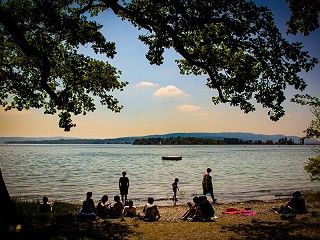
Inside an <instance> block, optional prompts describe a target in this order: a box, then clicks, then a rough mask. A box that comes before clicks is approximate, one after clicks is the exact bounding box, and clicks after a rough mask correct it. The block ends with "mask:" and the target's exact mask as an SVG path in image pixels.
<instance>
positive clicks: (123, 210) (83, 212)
mask: <svg viewBox="0 0 320 240" xmlns="http://www.w3.org/2000/svg"><path fill="white" fill-rule="evenodd" d="M108 199H109V197H108V195H106V194H105V195H103V196H102V197H101V199H100V201H99V203H98V204H97V206H95V203H94V201H93V199H92V192H87V197H86V199H85V200H84V201H83V203H82V208H81V209H80V210H79V212H78V219H84V218H92V219H94V218H102V219H104V218H118V217H120V216H121V215H124V216H127V217H135V216H136V206H134V205H133V201H132V200H130V201H128V205H127V206H124V204H123V203H122V201H121V200H120V196H119V195H116V196H114V198H113V200H114V202H113V203H108Z"/></svg>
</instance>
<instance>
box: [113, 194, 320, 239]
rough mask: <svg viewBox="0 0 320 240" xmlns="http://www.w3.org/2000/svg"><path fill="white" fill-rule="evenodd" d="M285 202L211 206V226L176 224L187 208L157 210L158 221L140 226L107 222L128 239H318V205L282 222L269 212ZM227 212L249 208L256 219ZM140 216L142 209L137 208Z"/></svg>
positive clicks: (130, 222)
mask: <svg viewBox="0 0 320 240" xmlns="http://www.w3.org/2000/svg"><path fill="white" fill-rule="evenodd" d="M287 200H288V199H279V200H273V201H268V202H267V201H246V202H236V203H223V204H220V205H214V209H215V213H216V214H215V215H216V216H217V218H216V219H215V220H214V221H211V222H185V221H182V220H179V219H178V217H180V216H181V215H182V214H183V213H184V212H185V211H186V210H187V206H181V205H179V206H171V207H159V211H160V214H161V219H160V220H159V221H157V222H151V223H150V222H143V221H141V220H137V219H130V218H125V219H124V220H110V221H111V222H112V221H114V222H119V221H120V223H121V224H125V225H126V226H130V227H129V229H131V230H133V232H132V233H131V234H128V235H127V239H150V240H151V239H168V240H169V239H191V240H192V239H320V211H319V210H320V209H319V207H320V201H319V199H317V200H316V201H315V200H314V199H312V200H311V199H310V202H307V208H308V211H309V213H307V214H302V215H296V217H295V218H293V219H287V220H283V219H281V215H280V214H277V213H275V212H274V211H273V210H272V208H277V207H280V206H281V205H284V204H285V203H286V202H287ZM228 208H236V209H239V210H244V209H245V208H250V209H251V210H252V211H254V212H256V215H255V216H242V215H240V214H234V215H227V214H223V213H222V212H224V211H226V210H227V209H228ZM138 212H140V213H141V212H142V207H139V208H138Z"/></svg>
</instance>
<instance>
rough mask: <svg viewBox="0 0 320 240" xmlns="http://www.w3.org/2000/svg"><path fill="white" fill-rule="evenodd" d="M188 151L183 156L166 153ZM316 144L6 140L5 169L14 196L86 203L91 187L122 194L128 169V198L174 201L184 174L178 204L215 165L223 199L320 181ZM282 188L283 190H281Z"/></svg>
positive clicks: (0, 149) (1, 151)
mask: <svg viewBox="0 0 320 240" xmlns="http://www.w3.org/2000/svg"><path fill="white" fill-rule="evenodd" d="M166 155H178V156H182V157H183V158H182V160H181V161H167V160H162V159H161V157H162V156H166ZM314 156H316V153H315V152H314V151H312V149H311V146H303V145H294V146H278V145H272V146H269V145H267V146H266V145H247V146H244V145H223V146H218V145H213V146H166V145H163V146H140V145H139V146H137V145H127V144H123V145H120V144H119V145H77V144H75V145H32V144H30V145H5V144H3V145H0V168H1V169H2V175H3V178H4V180H5V182H6V185H7V189H8V191H9V193H10V196H11V197H20V198H28V199H30V198H31V199H41V198H42V196H44V195H46V196H48V197H49V199H50V200H59V201H67V202H73V203H81V201H82V200H83V199H84V198H85V194H86V192H88V191H92V192H93V198H94V200H95V201H98V200H99V199H100V198H101V196H102V195H103V194H108V195H109V200H112V199H113V196H114V195H117V194H119V190H118V180H119V177H120V176H121V172H122V171H126V172H127V176H128V177H129V179H130V188H129V195H128V198H129V199H133V201H134V203H135V204H136V205H138V206H140V205H143V204H144V203H145V202H146V198H147V197H149V196H152V197H154V198H155V199H156V200H157V201H156V203H157V204H158V205H172V201H171V200H170V198H171V197H172V188H171V184H172V182H173V180H174V178H176V177H177V178H179V180H180V181H179V184H178V186H179V188H180V191H179V192H178V199H179V201H178V203H179V204H185V203H186V202H188V201H191V200H192V197H193V196H194V195H201V194H202V186H201V181H202V175H203V173H204V172H205V171H206V169H207V168H208V167H210V168H211V169H212V173H211V175H212V177H213V184H214V191H215V197H216V198H217V199H218V201H219V202H231V201H243V200H249V199H255V200H269V199H274V198H276V197H277V196H278V195H283V194H284V195H285V194H290V193H291V192H292V191H294V190H307V189H315V188H317V187H319V183H318V182H310V180H309V175H308V173H307V172H306V171H305V170H304V168H303V166H304V163H305V162H306V161H307V160H308V158H309V157H314ZM276 195H277V196H276Z"/></svg>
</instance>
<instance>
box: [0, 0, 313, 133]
mask: <svg viewBox="0 0 320 240" xmlns="http://www.w3.org/2000/svg"><path fill="white" fill-rule="evenodd" d="M287 2H294V1H293V0H292V1H287ZM108 9H111V10H112V11H113V12H114V13H115V14H116V15H118V16H119V17H121V18H123V19H126V20H129V21H131V22H132V24H133V25H134V26H136V27H138V28H144V29H146V30H148V31H147V34H145V35H141V36H140V40H141V41H142V42H144V43H145V44H147V45H148V46H149V51H148V53H147V54H146V57H147V59H148V60H149V61H150V63H151V64H157V65H161V64H162V63H163V60H164V58H163V53H164V51H165V49H167V48H173V49H175V50H176V51H177V52H178V53H180V54H181V56H182V59H180V60H177V64H178V66H179V68H180V72H181V73H182V74H194V75H203V76H205V77H206V78H207V86H208V87H209V88H211V89H213V90H216V91H217V95H216V96H214V97H213V98H212V101H213V102H214V103H215V104H217V103H219V102H226V103H229V104H230V105H232V106H239V107H240V108H241V109H242V110H243V111H244V112H245V113H248V112H250V111H254V110H255V107H254V104H253V99H254V100H255V101H256V102H257V103H260V104H261V105H262V106H263V107H265V108H268V109H269V115H270V118H271V119H272V120H278V119H279V118H280V117H282V116H283V115H284V114H285V111H284V109H283V106H282V104H283V102H284V100H285V96H284V90H285V89H286V87H287V86H288V85H291V86H294V88H295V89H297V90H304V89H305V87H306V83H305V81H304V80H303V79H302V78H301V77H300V76H299V73H300V72H301V71H306V72H308V71H309V70H311V69H312V68H313V67H314V65H315V64H316V63H317V59H315V58H312V57H311V56H309V54H308V53H307V52H305V51H303V50H302V45H301V43H290V42H288V41H286V40H285V39H284V38H283V37H282V35H281V34H280V32H279V30H278V28H277V26H276V25H275V23H274V20H273V16H272V14H271V12H270V11H269V10H268V9H267V8H265V7H258V6H256V5H255V4H254V3H253V2H251V1H245V0H226V1H221V0H212V1H206V0H132V1H129V2H128V3H126V2H121V3H119V2H118V1H117V0H54V1H53V0H46V1H42V0H36V1H31V0H11V1H10V0H9V1H6V3H3V2H1V3H0V41H1V42H0V45H1V46H0V51H1V55H0V56H1V60H2V61H1V68H0V84H1V90H0V103H1V104H2V105H3V106H4V107H5V108H6V109H7V110H10V109H11V108H17V109H18V110H22V109H29V108H44V109H45V113H48V114H55V113H57V112H59V116H60V127H63V128H64V129H65V130H66V131H69V130H70V128H71V127H73V126H74V124H73V123H72V121H71V114H75V115H77V114H81V113H82V114H85V113H86V112H88V111H94V110H95V104H94V98H93V96H97V97H99V98H100V99H101V103H102V104H105V105H107V107H108V108H109V109H111V110H112V111H115V112H118V111H120V109H121V108H122V106H119V102H118V100H117V99H115V98H114V97H113V96H112V95H111V94H110V92H112V91H114V90H123V88H124V87H125V86H126V84H127V83H123V82H120V81H119V75H120V72H119V71H117V69H116V68H114V67H113V66H111V65H110V64H108V63H107V62H103V61H98V60H95V59H92V58H91V57H88V56H84V55H82V54H79V53H78V48H79V45H90V46H91V47H92V49H93V51H94V52H95V53H99V54H106V56H107V57H109V58H112V57H114V55H115V53H116V52H115V44H114V43H112V42H108V41H107V40H106V39H105V37H104V36H103V35H102V34H101V32H100V29H101V27H102V26H101V25H99V24H98V23H96V22H94V21H91V20H90V19H91V18H90V14H91V16H94V15H97V14H99V12H101V11H105V10H108ZM108 27H112V26H108ZM309 30H310V29H309Z"/></svg>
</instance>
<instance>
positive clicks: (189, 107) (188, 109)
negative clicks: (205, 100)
mask: <svg viewBox="0 0 320 240" xmlns="http://www.w3.org/2000/svg"><path fill="white" fill-rule="evenodd" d="M199 109H200V107H199V106H195V105H186V104H185V105H181V106H179V107H178V110H180V111H183V112H194V111H198V110H199Z"/></svg>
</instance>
